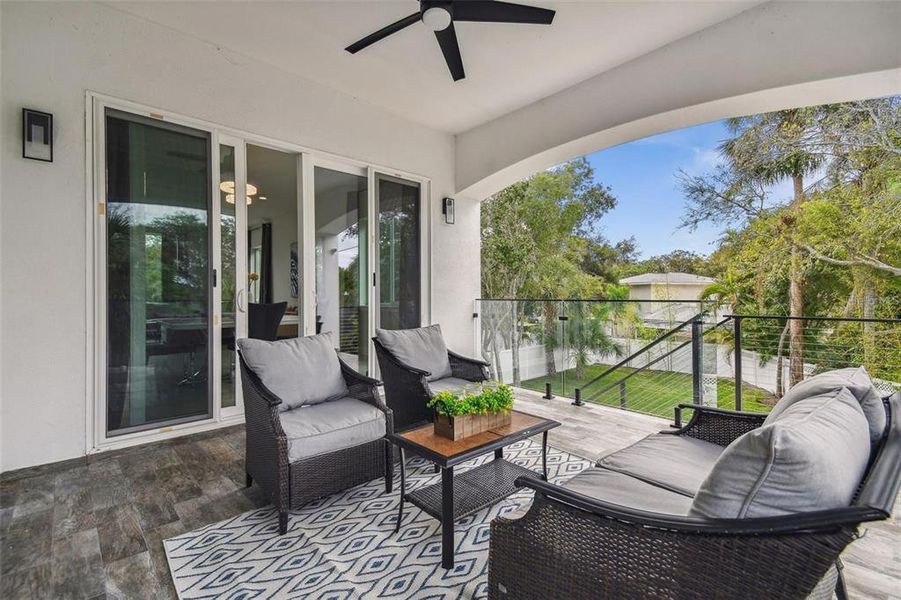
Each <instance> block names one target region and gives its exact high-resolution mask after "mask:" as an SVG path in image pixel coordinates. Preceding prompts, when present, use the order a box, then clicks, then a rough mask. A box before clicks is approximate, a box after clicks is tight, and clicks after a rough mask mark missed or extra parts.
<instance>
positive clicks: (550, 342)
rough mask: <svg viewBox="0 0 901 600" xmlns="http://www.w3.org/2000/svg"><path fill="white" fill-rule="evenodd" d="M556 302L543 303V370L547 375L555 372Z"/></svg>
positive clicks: (556, 342) (551, 375)
mask: <svg viewBox="0 0 901 600" xmlns="http://www.w3.org/2000/svg"><path fill="white" fill-rule="evenodd" d="M557 345H558V340H557V303H556V302H545V303H544V370H545V375H546V376H547V377H553V376H555V375H556V374H557V359H556V357H555V356H554V352H556V350H557Z"/></svg>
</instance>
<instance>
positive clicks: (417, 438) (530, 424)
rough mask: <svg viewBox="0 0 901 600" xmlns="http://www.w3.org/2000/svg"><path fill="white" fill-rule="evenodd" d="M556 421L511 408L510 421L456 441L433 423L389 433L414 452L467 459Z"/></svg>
mask: <svg viewBox="0 0 901 600" xmlns="http://www.w3.org/2000/svg"><path fill="white" fill-rule="evenodd" d="M559 425H560V423H558V422H557V421H554V420H552V419H545V418H544V417H537V416H535V415H530V414H529V413H524V412H520V411H518V410H512V411H510V424H509V425H506V426H504V427H496V428H494V429H489V430H488V431H483V432H481V433H477V434H475V435H471V436H469V437H465V438H463V439H459V440H456V441H454V440H451V439H448V438H446V437H442V436H440V435H437V434H436V433H435V426H434V424H432V423H429V424H427V425H422V426H421V427H417V428H415V429H410V430H408V431H404V432H402V433H395V434H392V435H391V439H392V440H393V441H394V442H395V443H397V444H399V445H401V446H403V447H405V448H408V449H410V450H413V451H414V452H416V453H417V454H422V455H423V456H424V457H425V458H429V459H431V460H436V459H439V460H438V461H439V462H442V463H444V462H447V460H448V459H453V458H455V457H461V456H465V457H466V458H464V459H462V460H468V459H469V458H471V457H472V456H475V455H479V454H482V453H483V452H480V450H484V452H489V451H491V450H492V449H495V448H497V447H503V446H505V445H508V444H512V443H513V442H515V441H518V440H519V439H522V438H525V437H531V436H533V435H535V434H538V433H542V432H544V431H547V430H549V429H553V428H554V427H557V426H559ZM423 451H424V452H423ZM441 459H443V460H441ZM453 462H461V461H453Z"/></svg>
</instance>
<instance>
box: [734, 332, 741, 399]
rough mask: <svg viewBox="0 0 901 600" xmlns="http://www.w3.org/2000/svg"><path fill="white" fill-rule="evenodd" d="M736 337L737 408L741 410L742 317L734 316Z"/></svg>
mask: <svg viewBox="0 0 901 600" xmlns="http://www.w3.org/2000/svg"><path fill="white" fill-rule="evenodd" d="M733 318H734V319H735V321H734V324H733V326H734V333H733V335H734V337H735V358H734V360H735V410H741V317H733Z"/></svg>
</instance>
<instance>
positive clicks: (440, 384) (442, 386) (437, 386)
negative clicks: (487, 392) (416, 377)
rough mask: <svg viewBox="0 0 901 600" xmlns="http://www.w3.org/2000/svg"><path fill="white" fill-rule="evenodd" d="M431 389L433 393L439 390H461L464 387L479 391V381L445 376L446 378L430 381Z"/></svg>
mask: <svg viewBox="0 0 901 600" xmlns="http://www.w3.org/2000/svg"><path fill="white" fill-rule="evenodd" d="M429 389H430V390H432V393H433V394H437V393H438V392H461V391H463V390H464V389H470V390H473V391H477V390H478V389H479V383H478V382H475V381H467V380H466V379H460V378H459V377H445V378H444V379H436V380H435V381H430V382H429Z"/></svg>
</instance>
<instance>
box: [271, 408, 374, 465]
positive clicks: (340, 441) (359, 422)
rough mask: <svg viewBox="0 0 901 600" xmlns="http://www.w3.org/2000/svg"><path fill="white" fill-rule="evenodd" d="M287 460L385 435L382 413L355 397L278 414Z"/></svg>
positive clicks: (307, 456) (362, 442)
mask: <svg viewBox="0 0 901 600" xmlns="http://www.w3.org/2000/svg"><path fill="white" fill-rule="evenodd" d="M279 417H280V419H281V422H282V429H283V430H284V432H285V436H286V437H287V438H288V460H289V461H291V462H295V461H298V460H301V459H304V458H310V457H311V456H318V455H320V454H326V453H328V452H335V451H337V450H345V449H347V448H352V447H354V446H359V445H360V444H365V443H367V442H371V441H374V440H377V439H379V438H382V437H384V436H385V413H383V412H382V411H380V410H379V409H377V408H376V407H374V406H373V405H371V404H367V403H366V402H363V401H362V400H357V399H356V398H339V399H338V400H332V401H330V402H323V403H320V404H315V405H306V406H301V407H300V408H295V409H293V410H289V411H286V412H283V413H281V415H279Z"/></svg>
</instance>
